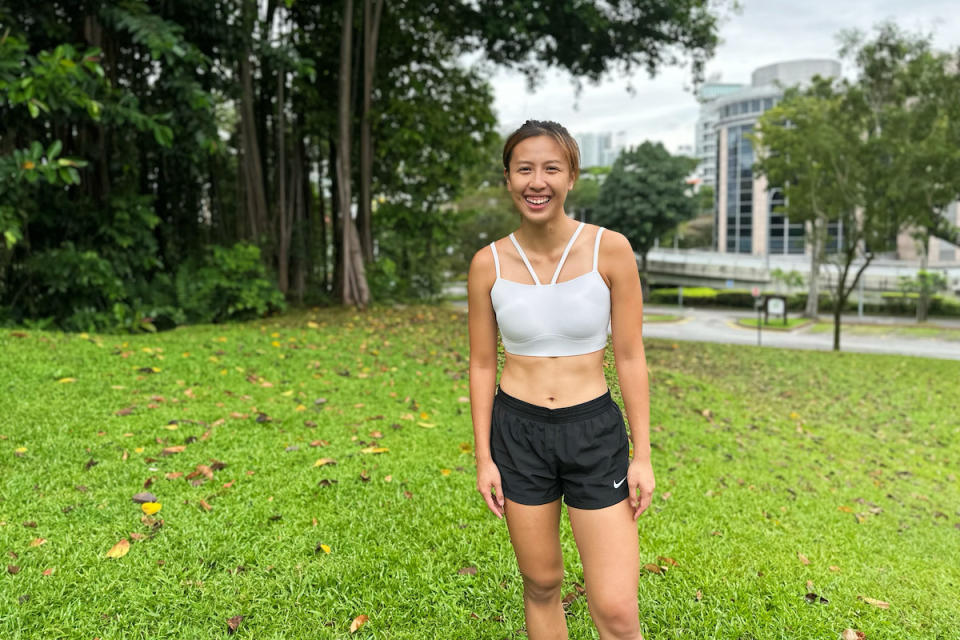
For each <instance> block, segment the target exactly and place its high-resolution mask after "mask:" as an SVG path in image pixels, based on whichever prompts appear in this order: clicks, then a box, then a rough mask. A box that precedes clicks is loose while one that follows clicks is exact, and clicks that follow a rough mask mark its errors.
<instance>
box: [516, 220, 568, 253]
mask: <svg viewBox="0 0 960 640" xmlns="http://www.w3.org/2000/svg"><path fill="white" fill-rule="evenodd" d="M579 224H580V223H579V222H577V221H576V220H573V219H572V218H568V217H567V216H566V214H564V215H561V216H558V217H557V218H554V219H552V220H547V221H545V222H543V223H540V224H536V223H533V222H529V221H528V220H526V219H524V220H523V221H522V222H521V223H520V228H519V229H517V230H516V231H515V232H514V236H515V237H516V238H517V242H519V243H520V245H521V246H522V247H523V248H524V249H528V250H531V251H533V252H534V253H541V254H543V253H546V254H549V253H554V252H555V251H557V250H558V248H559V249H562V248H563V247H565V246H566V244H567V242H568V241H569V240H570V235H571V234H572V233H573V232H574V231H575V230H576V228H577V226H579Z"/></svg>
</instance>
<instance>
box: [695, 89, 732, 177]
mask: <svg viewBox="0 0 960 640" xmlns="http://www.w3.org/2000/svg"><path fill="white" fill-rule="evenodd" d="M742 88H743V85H742V84H724V83H720V82H705V83H704V84H702V85H700V88H699V89H698V90H697V100H698V101H699V102H700V117H699V118H698V119H697V127H696V138H695V140H694V145H693V157H695V158H696V159H697V160H699V164H698V165H697V169H696V174H695V175H696V177H697V178H698V179H699V183H700V186H709V187H712V188H716V182H717V134H716V131H715V127H716V124H717V105H716V101H717V99H718V98H721V97H722V96H725V95H727V94H730V93H734V92H736V91H740V90H741V89H742Z"/></svg>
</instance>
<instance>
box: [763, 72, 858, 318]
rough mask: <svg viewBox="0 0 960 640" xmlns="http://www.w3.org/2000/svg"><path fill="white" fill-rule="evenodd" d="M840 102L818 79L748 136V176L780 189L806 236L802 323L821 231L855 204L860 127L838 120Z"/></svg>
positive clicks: (812, 293) (814, 286)
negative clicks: (751, 153) (752, 153)
mask: <svg viewBox="0 0 960 640" xmlns="http://www.w3.org/2000/svg"><path fill="white" fill-rule="evenodd" d="M840 100H841V95H840V93H839V89H838V88H836V87H835V86H834V83H833V81H832V80H830V79H823V78H819V79H817V80H815V81H814V83H813V84H812V86H810V87H809V88H807V89H806V90H803V91H800V90H798V89H790V90H788V91H787V92H786V94H785V95H784V99H783V100H782V101H781V102H780V103H779V104H778V105H777V106H776V107H774V108H773V109H771V110H769V111H767V112H765V113H764V114H763V115H762V116H761V117H760V119H759V120H758V122H757V125H756V126H755V128H754V134H753V135H752V136H751V138H752V141H753V144H754V147H755V148H756V150H757V154H756V155H757V160H756V162H755V163H754V171H755V172H756V173H757V174H758V175H764V176H766V177H767V181H768V183H769V184H771V185H776V186H778V187H779V188H780V189H781V191H782V192H783V195H784V201H785V202H787V203H788V206H787V207H784V209H785V211H786V212H787V215H789V218H790V221H791V222H804V223H806V224H807V228H808V230H809V232H808V233H807V243H808V246H809V247H810V274H811V276H810V280H809V283H808V291H807V306H806V310H805V315H806V316H807V317H808V318H816V317H817V312H818V302H819V298H820V290H819V287H820V279H819V275H818V274H819V273H820V268H821V265H822V264H823V263H824V242H825V240H826V235H827V226H828V224H830V223H831V222H832V223H837V222H842V221H843V219H844V217H845V216H847V215H848V214H850V213H852V212H853V211H854V210H855V208H856V207H857V206H858V204H859V202H858V200H857V196H858V194H859V188H860V184H861V176H860V174H859V173H858V172H857V169H858V166H859V165H858V164H857V159H858V158H859V154H860V146H861V141H860V140H859V138H858V135H857V131H858V130H859V127H860V124H859V122H856V121H855V122H852V123H851V122H850V121H849V118H846V119H844V118H843V117H841V116H842V115H843V114H842V112H841V103H840ZM844 125H846V127H847V128H844ZM847 222H848V224H849V223H850V222H852V223H853V224H854V226H856V224H857V221H856V220H848V221H847ZM846 231H847V228H846V227H844V232H845V235H846ZM864 268H865V266H864Z"/></svg>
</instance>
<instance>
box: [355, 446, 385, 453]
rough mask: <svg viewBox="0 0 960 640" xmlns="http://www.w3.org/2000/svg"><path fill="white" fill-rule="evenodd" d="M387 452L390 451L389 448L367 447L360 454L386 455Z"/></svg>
mask: <svg viewBox="0 0 960 640" xmlns="http://www.w3.org/2000/svg"><path fill="white" fill-rule="evenodd" d="M387 451H390V449H388V448H387V447H366V448H364V449H360V453H386V452H387Z"/></svg>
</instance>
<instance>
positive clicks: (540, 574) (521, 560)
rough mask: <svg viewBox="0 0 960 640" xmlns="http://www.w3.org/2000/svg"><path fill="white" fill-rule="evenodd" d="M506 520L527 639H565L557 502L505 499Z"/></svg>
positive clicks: (558, 504)
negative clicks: (520, 583)
mask: <svg viewBox="0 0 960 640" xmlns="http://www.w3.org/2000/svg"><path fill="white" fill-rule="evenodd" d="M506 517H507V528H508V529H509V530H510V541H511V542H512V543H513V550H514V552H515V553H516V554H517V564H518V565H519V566H520V575H522V576H523V611H524V613H525V614H526V620H527V637H528V638H529V640H566V638H567V620H566V618H565V617H564V614H563V605H562V604H561V596H560V587H561V583H562V582H563V555H562V554H561V551H560V500H554V501H553V502H550V503H547V504H542V505H537V506H530V505H525V504H520V503H517V502H513V501H512V500H510V499H509V498H507V500H506ZM634 589H636V584H634ZM634 593H636V590H634ZM634 600H636V598H634ZM634 604H636V602H634Z"/></svg>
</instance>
